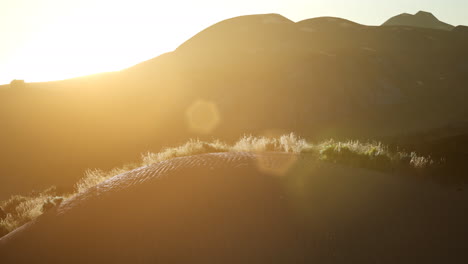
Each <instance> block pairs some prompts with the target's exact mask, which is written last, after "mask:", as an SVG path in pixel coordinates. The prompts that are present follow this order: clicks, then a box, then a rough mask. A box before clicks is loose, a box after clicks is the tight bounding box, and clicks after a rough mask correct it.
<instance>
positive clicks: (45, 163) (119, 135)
mask: <svg viewBox="0 0 468 264" xmlns="http://www.w3.org/2000/svg"><path fill="white" fill-rule="evenodd" d="M467 61H468V36H467V35H466V34H458V33H456V32H452V31H446V30H435V29H425V28H417V27H411V28H410V27H406V26H392V27H373V26H364V25H359V24H356V23H354V22H351V21H347V20H344V19H340V18H330V17H322V18H315V19H309V20H304V21H301V22H298V23H294V22H292V21H291V20H289V19H287V18H285V17H283V16H281V15H277V14H266V15H252V16H242V17H236V18H231V19H228V20H225V21H221V22H219V23H217V24H215V25H213V26H211V27H209V28H207V29H205V30H203V31H202V32H200V33H199V34H197V35H195V36H193V37H192V38H191V39H189V40H188V41H186V42H185V43H183V44H182V45H180V46H179V47H178V48H177V49H176V50H175V51H174V52H170V53H166V54H164V55H161V56H159V57H157V58H154V59H151V60H148V61H146V62H143V63H140V64H138V65H135V66H133V67H131V68H128V69H126V70H123V71H120V72H114V73H107V74H98V75H92V76H87V77H81V78H75V79H69V80H64V81H56V82H45V83H27V85H26V86H25V87H24V89H15V88H14V87H9V88H8V86H5V87H2V88H4V89H0V121H1V124H2V127H1V129H0V146H1V149H0V159H1V160H2V162H1V163H0V186H1V188H0V196H3V198H5V196H6V195H9V194H13V193H18V192H21V191H23V192H24V191H25V190H30V189H33V188H39V187H40V186H47V187H48V186H50V185H51V184H58V185H67V184H70V183H73V182H76V180H77V178H79V177H81V176H82V175H83V171H84V170H85V169H87V168H103V169H110V168H112V167H114V166H119V165H121V162H122V161H125V162H128V161H131V160H133V159H135V157H138V156H139V154H140V153H142V152H146V151H154V152H159V150H160V149H161V148H163V147H166V146H171V145H178V144H180V143H181V142H185V141H186V140H187V138H191V137H192V138H200V139H208V140H209V139H211V138H219V139H221V140H224V141H228V142H229V141H231V140H235V139H237V138H238V137H239V136H240V135H243V134H255V135H271V134H273V135H274V134H275V133H282V132H290V131H294V132H296V133H298V134H299V135H300V136H303V137H306V138H309V139H311V140H312V141H315V140H322V139H329V138H337V139H364V140H372V139H378V138H382V137H384V136H392V137H393V136H399V135H403V134H405V135H406V134H411V133H416V132H418V131H426V130H430V129H435V128H438V127H444V126H447V125H448V124H452V123H460V122H465V121H467V119H468V107H467V106H466V98H468V89H467V87H468V64H467ZM207 120H208V121H207ZM197 122H198V123H203V122H208V123H209V125H208V127H209V129H206V130H203V131H202V132H205V133H200V130H199V129H198V130H197V129H194V127H193V124H194V123H195V124H196V125H197ZM1 198H2V197H0V199H1Z"/></svg>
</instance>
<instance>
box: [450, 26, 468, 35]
mask: <svg viewBox="0 0 468 264" xmlns="http://www.w3.org/2000/svg"><path fill="white" fill-rule="evenodd" d="M452 31H454V32H458V33H463V34H468V26H456V27H455V28H454V29H453V30H452Z"/></svg>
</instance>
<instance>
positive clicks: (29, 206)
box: [0, 133, 434, 236]
mask: <svg viewBox="0 0 468 264" xmlns="http://www.w3.org/2000/svg"><path fill="white" fill-rule="evenodd" d="M268 151H274V152H287V153H295V154H300V153H307V154H310V156H311V157H313V158H315V159H318V160H322V161H325V162H333V163H339V164H345V165H349V166H353V167H360V168H368V169H377V170H393V169H397V168H405V169H417V170H420V169H425V168H429V167H431V166H433V165H434V162H433V161H432V159H431V158H430V157H423V156H419V155H417V154H416V153H414V152H411V153H407V152H401V151H391V150H390V149H389V148H388V147H387V146H385V145H383V144H382V143H378V142H367V143H361V142H359V141H346V142H337V141H334V140H328V141H324V142H321V143H318V144H312V143H309V142H307V141H306V140H305V139H302V138H300V137H297V136H296V135H295V134H293V133H291V134H288V135H283V136H281V137H277V138H271V137H254V136H244V137H242V138H241V139H240V140H239V141H237V142H235V143H234V144H231V145H230V144H227V143H224V142H221V141H219V140H214V141H211V142H204V141H200V140H189V141H188V142H187V143H185V144H184V145H181V146H179V147H175V148H166V149H164V150H162V151H161V152H159V153H151V152H148V153H146V154H143V155H142V156H141V162H140V163H137V164H128V165H125V166H123V167H120V168H114V169H112V170H110V171H103V170H99V169H92V170H86V172H85V175H84V177H83V178H82V179H80V180H79V181H78V182H77V183H76V184H75V190H74V193H72V194H68V195H63V194H62V195H58V194H57V191H56V189H54V188H49V189H47V190H45V191H44V192H42V193H39V194H35V195H30V196H19V195H15V196H12V197H11V198H10V199H9V200H7V201H4V202H1V203H0V209H1V210H0V236H2V232H3V234H6V233H8V232H11V231H12V230H14V229H16V228H17V227H19V226H21V225H23V224H25V223H27V222H29V221H31V220H32V219H34V218H36V217H37V216H39V215H41V214H42V213H44V212H45V211H47V210H49V209H51V208H53V207H54V206H56V205H58V204H60V203H61V202H62V201H63V200H64V199H67V198H69V197H72V196H73V195H75V194H78V193H82V192H85V191H86V190H88V189H89V188H91V187H94V186H96V185H98V184H99V183H101V182H103V181H105V180H106V179H109V178H111V177H113V176H115V175H119V174H122V173H124V172H127V171H130V170H133V169H135V168H138V167H142V166H147V165H151V164H154V163H157V162H161V161H165V160H169V159H173V158H177V157H184V156H191V155H197V154H204V153H215V152H268ZM2 212H3V214H2Z"/></svg>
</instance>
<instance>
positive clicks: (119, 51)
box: [0, 0, 468, 84]
mask: <svg viewBox="0 0 468 264" xmlns="http://www.w3.org/2000/svg"><path fill="white" fill-rule="evenodd" d="M419 10H425V11H430V12H432V13H433V14H434V15H436V16H437V17H438V18H439V19H440V20H442V21H444V22H447V23H450V24H453V25H459V24H464V25H468V15H466V14H468V0H393V1H377V0H360V1H358V0H355V1H352V0H346V1H345V0H320V1H316V0H283V1H280V0H236V1H226V0H221V1H220V0H199V1H196V0H191V1H190V0H165V1H159V0H0V36H1V37H0V84H3V83H9V82H10V81H11V80H12V79H15V78H16V79H25V80H26V81H27V82H33V81H47V80H58V79H65V78H70V77H75V76H81V75H86V74H91V73H97V72H104V71H115V70H120V69H124V68H126V67H129V66H132V65H134V64H137V63H139V62H141V61H144V60H148V59H150V58H153V57H155V56H157V55H159V54H161V53H164V52H167V51H171V50H174V49H175V48H176V47H177V46H178V45H180V44H182V43H183V42H184V41H185V40H187V39H188V38H190V37H191V36H193V35H194V34H196V33H197V32H199V31H200V30H202V29H204V28H206V27H208V26H210V25H211V24H213V23H216V22H218V21H221V20H223V19H226V18H230V17H234V16H239V15H246V14H255V13H280V14H282V15H284V16H286V17H288V18H289V19H291V20H293V21H299V20H302V19H306V18H312V17H318V16H337V17H342V18H346V19H349V20H353V21H355V22H358V23H361V24H367V25H380V24H381V23H383V22H384V21H385V20H387V19H388V18H390V17H391V16H394V15H397V14H400V13H403V12H407V13H416V12H417V11H419Z"/></svg>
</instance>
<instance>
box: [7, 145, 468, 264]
mask: <svg viewBox="0 0 468 264" xmlns="http://www.w3.org/2000/svg"><path fill="white" fill-rule="evenodd" d="M286 168H288V170H286ZM285 171H287V172H285ZM284 172H285V173H284ZM467 202H468V196H467V193H466V191H457V190H452V189H450V188H442V187H440V186H438V185H435V184H433V183H431V182H430V181H428V180H423V179H416V178H409V177H403V176H398V175H388V174H382V173H378V172H372V171H365V170H359V169H349V168H345V167H339V166H335V165H331V164H324V163H320V162H312V161H311V160H310V159H308V158H307V157H304V156H302V157H297V156H292V155H288V154H280V153H264V154H245V153H239V154H236V153H224V154H205V155H198V156H192V157H184V158H177V159H173V160H169V161H166V162H161V163H158V164H154V165H152V166H149V167H144V168H140V169H137V170H135V171H132V172H129V173H126V174H122V175H119V176H116V177H114V178H112V179H110V180H108V181H106V182H104V183H102V184H101V185H99V186H98V187H97V188H95V189H92V190H89V191H88V192H86V193H83V194H81V195H78V196H77V197H75V198H74V199H71V200H69V201H67V202H66V203H64V204H62V205H61V206H60V207H59V208H57V209H54V210H52V211H50V212H49V213H47V214H45V215H43V216H42V217H40V218H39V219H37V220H36V221H35V222H33V223H30V224H29V225H26V226H24V227H22V228H20V229H18V230H17V231H15V232H13V233H11V234H9V235H7V236H6V237H4V238H2V239H0V261H1V263H303V262H307V263H312V262H313V261H317V262H316V263H466V261H468V257H467V253H465V252H466V250H467V249H468V243H467V242H468V237H467V234H468V227H467V225H466V223H467V220H468V216H467V215H466V212H467V209H468V203H467Z"/></svg>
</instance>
